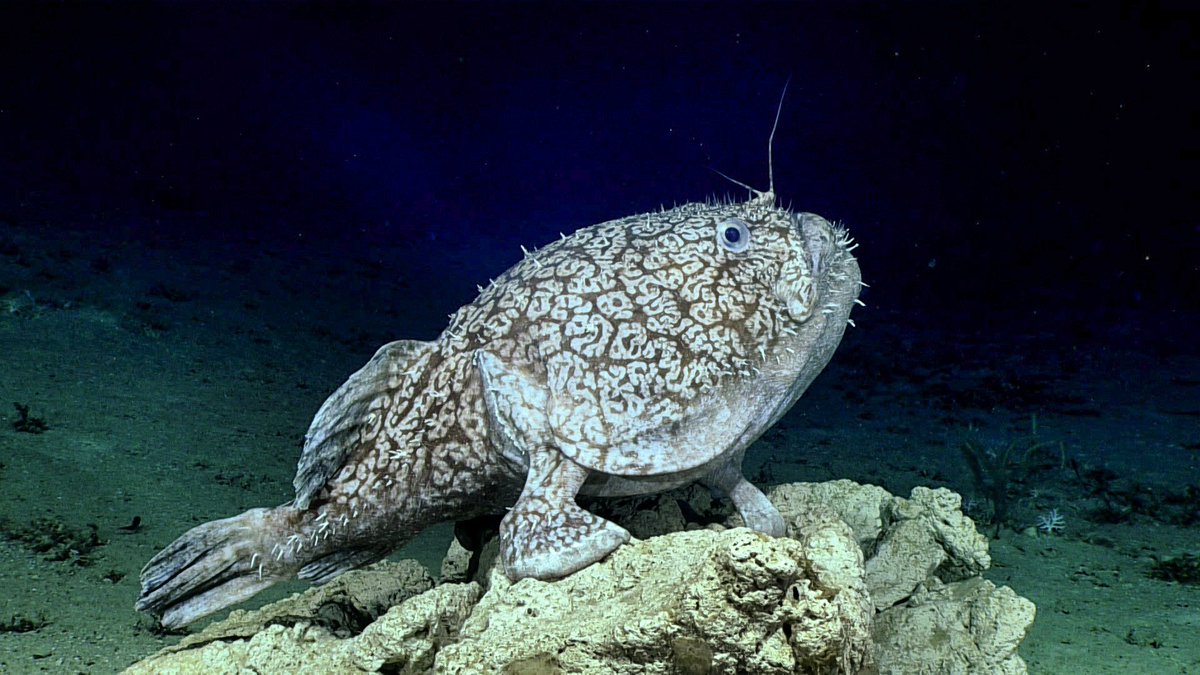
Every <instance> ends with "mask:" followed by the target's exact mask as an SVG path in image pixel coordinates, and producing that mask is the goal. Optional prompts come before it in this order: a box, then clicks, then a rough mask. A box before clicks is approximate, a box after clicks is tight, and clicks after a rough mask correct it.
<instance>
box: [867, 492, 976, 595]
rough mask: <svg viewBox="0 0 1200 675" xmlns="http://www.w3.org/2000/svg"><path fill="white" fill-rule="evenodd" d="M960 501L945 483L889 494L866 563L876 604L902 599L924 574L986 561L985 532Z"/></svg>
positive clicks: (952, 574) (948, 573)
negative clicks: (908, 493)
mask: <svg viewBox="0 0 1200 675" xmlns="http://www.w3.org/2000/svg"><path fill="white" fill-rule="evenodd" d="M961 507H962V498H961V497H959V495H958V494H956V493H954V492H951V491H950V490H946V489H944V488H939V489H936V490H931V489H929V488H924V487H917V488H914V489H913V491H912V495H911V496H910V497H909V499H901V498H898V497H897V498H893V501H892V502H891V504H890V505H889V506H888V507H887V508H886V509H885V514H884V519H885V522H886V523H887V524H886V525H885V529H884V532H883V534H882V535H881V536H880V538H879V540H878V541H877V542H876V543H875V546H874V553H873V555H872V556H871V557H870V558H869V559H868V560H867V563H866V572H867V587H868V588H869V589H870V592H871V598H872V599H873V600H874V601H875V608H876V609H877V610H881V611H882V610H884V609H886V608H888V607H891V606H892V605H894V604H895V603H896V602H898V601H900V600H903V599H904V598H906V597H908V596H909V595H910V594H911V593H912V591H913V590H914V589H916V588H917V586H918V585H920V584H922V583H924V582H926V581H927V580H929V579H932V578H937V579H940V580H941V581H946V582H949V581H958V580H961V579H968V578H971V577H973V576H976V575H979V574H982V573H983V572H984V571H985V570H987V569H988V567H990V566H991V558H990V557H989V556H988V552H987V550H988V547H987V538H986V537H984V536H983V535H982V534H980V533H979V532H978V531H976V529H975V524H974V523H973V522H972V521H971V519H970V518H967V517H966V516H965V515H963V513H962V510H961Z"/></svg>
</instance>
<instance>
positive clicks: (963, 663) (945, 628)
mask: <svg viewBox="0 0 1200 675" xmlns="http://www.w3.org/2000/svg"><path fill="white" fill-rule="evenodd" d="M934 586H936V587H934V588H929V589H925V588H922V589H920V590H919V591H918V592H917V593H916V594H915V595H913V597H911V598H910V599H909V600H908V601H907V602H905V603H904V604H903V605H899V606H897V607H893V608H890V609H888V610H886V611H884V612H881V613H880V614H879V615H878V616H877V617H875V622H874V626H873V628H872V649H871V651H872V654H873V656H874V667H873V669H871V670H868V671H866V672H867V673H878V674H879V675H938V674H941V673H963V674H964V675H971V674H976V673H978V674H979V675H1024V673H1026V667H1025V662H1024V661H1023V660H1022V659H1021V657H1020V656H1018V655H1017V647H1018V646H1019V645H1020V644H1021V641H1022V640H1023V639H1025V634H1026V632H1027V631H1028V630H1029V626H1030V625H1032V624H1033V619H1034V615H1035V613H1036V608H1035V607H1034V604H1033V603H1032V602H1030V601H1028V600H1026V599H1025V598H1022V597H1020V596H1018V595H1017V594H1016V593H1014V592H1013V590H1012V589H1010V588H1008V587H1000V588H997V587H996V586H995V585H994V584H992V582H990V581H987V580H986V579H983V578H981V577H974V578H971V579H968V580H966V581H959V582H955V583H951V584H946V585H943V586H937V585H936V582H935V584H934Z"/></svg>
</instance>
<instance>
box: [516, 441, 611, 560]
mask: <svg viewBox="0 0 1200 675" xmlns="http://www.w3.org/2000/svg"><path fill="white" fill-rule="evenodd" d="M587 475H588V471H587V469H585V468H583V467H582V466H580V465H578V464H576V463H575V462H572V461H571V460H570V459H567V458H566V457H564V456H563V455H562V453H560V452H558V451H557V450H555V449H553V448H545V447H543V448H541V449H539V450H538V451H537V452H536V453H535V454H534V455H533V456H532V457H531V458H530V469H529V476H528V478H527V480H526V482H525V489H524V491H523V492H522V493H521V497H520V499H518V500H517V503H516V504H514V505H513V507H512V508H511V509H510V510H509V511H508V513H507V514H505V516H504V519H503V520H501V521H500V560H501V562H502V564H503V565H504V572H505V574H506V575H507V576H508V578H509V579H511V580H513V581H517V580H520V579H524V578H526V577H533V578H535V579H553V578H558V577H564V576H566V575H568V574H571V573H573V572H577V571H579V570H581V569H583V568H584V567H587V566H588V565H591V564H592V563H594V562H597V561H599V560H601V559H603V558H604V557H605V556H607V555H608V554H609V553H612V552H613V551H614V550H615V549H616V548H617V547H618V546H620V545H621V544H624V543H626V542H628V541H629V532H628V531H627V530H626V529H625V528H623V527H621V526H620V525H617V524H615V523H612V522H610V521H608V520H605V519H604V518H601V517H600V516H597V515H596V514H594V513H591V512H590V511H586V510H584V509H582V508H580V507H579V505H577V504H576V503H575V495H576V493H578V492H579V488H580V487H581V486H582V485H583V482H584V480H586V479H587Z"/></svg>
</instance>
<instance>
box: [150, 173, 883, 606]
mask: <svg viewBox="0 0 1200 675" xmlns="http://www.w3.org/2000/svg"><path fill="white" fill-rule="evenodd" d="M774 202H775V199H774V195H773V194H771V193H769V192H768V193H762V194H760V195H759V196H758V197H756V198H755V199H753V200H751V201H749V202H745V203H736V204H687V205H684V206H680V207H677V208H674V209H670V210H664V211H662V212H660V213H651V214H643V215H637V216H631V217H628V218H623V219H620V220H614V221H609V222H606V223H601V224H599V225H594V226H591V227H588V228H584V229H582V230H579V231H578V232H576V233H575V234H573V235H571V236H570V237H563V238H562V239H561V240H560V241H556V242H554V243H552V244H550V245H548V246H546V247H544V248H542V249H540V250H537V251H533V252H529V253H527V254H526V256H525V258H524V259H523V260H522V261H521V262H520V263H518V264H517V265H515V266H513V267H512V268H511V269H509V270H508V271H507V272H505V273H504V274H503V275H501V276H500V277H499V278H497V279H496V280H495V281H494V282H492V283H491V284H489V285H488V286H487V287H486V288H484V289H482V290H481V292H480V294H479V296H478V297H477V298H476V299H475V300H474V301H473V302H471V303H470V304H468V305H466V306H464V307H462V308H461V309H459V310H458V311H457V312H455V313H454V314H453V315H452V316H451V320H450V325H449V326H448V327H447V328H446V330H445V331H444V332H443V333H442V335H441V336H440V337H439V338H438V339H437V340H435V341H433V342H416V341H399V342H393V343H391V344H388V345H385V346H384V347H382V348H381V349H380V350H379V351H378V352H377V353H376V355H375V356H374V357H373V358H372V359H371V361H370V362H368V364H367V365H366V366H364V367H363V368H362V369H361V370H359V371H358V372H357V373H355V374H354V375H352V376H351V377H350V379H349V380H348V381H347V382H346V383H345V384H343V385H342V387H340V388H339V389H338V390H337V391H336V392H335V393H334V394H333V395H332V396H330V398H329V399H328V400H327V401H326V402H325V404H324V405H323V406H322V407H321V409H320V410H319V411H318V413H317V415H316V417H315V419H314V420H313V423H312V425H311V427H310V428H309V431H308V434H307V436H306V440H305V447H304V451H303V454H302V456H301V459H300V463H299V468H298V471H297V475H296V480H295V488H296V497H295V499H294V500H293V501H292V502H290V503H288V504H284V505H282V506H280V507H277V508H274V509H254V510H251V511H248V512H246V513H244V514H242V515H240V516H235V517H233V518H228V519H225V520H221V521H215V522H212V523H206V524H204V525H201V526H199V527H197V528H194V529H193V530H191V531H190V532H188V533H186V534H184V535H183V536H182V537H180V538H179V539H178V540H177V541H176V542H175V543H174V544H172V545H171V546H170V547H168V548H167V549H165V550H164V551H162V552H161V553H159V554H158V555H157V556H155V557H154V559H152V560H151V561H150V562H149V563H148V564H147V566H146V568H145V569H144V570H143V572H142V594H141V597H140V598H139V600H138V603H137V607H138V609H141V610H145V611H148V612H150V613H152V614H154V615H155V616H158V617H159V618H160V620H161V621H162V622H163V624H164V625H167V626H180V625H184V624H187V623H190V622H191V621H194V620H195V619H197V618H200V617H202V616H205V615H207V614H209V613H212V612H214V611H217V610H219V609H221V608H223V607H226V606H228V605H230V604H233V603H235V602H238V601H240V600H242V599H244V598H246V597H249V596H250V595H253V594H254V593H257V592H258V591H259V590H261V589H262V588H265V587H266V586H269V585H271V584H273V583H275V582H276V581H279V580H281V579H284V578H288V577H290V576H293V575H296V574H299V576H300V577H301V578H305V579H310V580H312V581H314V582H318V583H321V582H324V581H328V580H329V579H332V578H333V577H335V576H337V575H338V574H340V573H342V572H344V571H347V570H349V569H353V568H355V567H359V566H362V565H365V564H368V563H370V562H373V561H375V560H378V559H380V558H382V557H383V556H385V555H387V554H388V553H389V552H390V551H392V550H394V549H396V548H398V547H399V546H401V545H402V544H403V543H405V542H406V541H407V540H408V539H409V538H411V537H412V536H413V535H414V534H416V533H417V532H419V531H420V530H422V529H424V528H425V527H427V526H429V525H432V524H434V523H437V522H444V521H448V520H466V519H469V518H472V517H475V516H478V515H482V514H486V513H494V512H499V511H501V510H502V509H503V508H504V507H511V508H509V510H508V512H507V514H506V515H505V517H504V520H503V521H502V523H501V528H500V542H501V560H502V563H503V565H504V569H505V571H506V573H507V574H508V575H509V576H510V577H511V578H513V579H514V580H515V579H520V578H524V577H536V578H543V579H546V578H555V577H560V576H563V575H566V574H570V573H571V572H574V571H576V570H578V569H581V568H583V567H586V566H587V565H589V564H591V563H593V562H595V561H597V560H600V559H601V558H603V557H604V556H606V555H607V554H608V553H609V552H611V551H612V550H613V549H614V548H616V547H617V546H619V545H621V544H622V543H624V542H626V541H628V539H629V534H628V532H626V531H625V530H624V529H622V528H621V527H619V526H617V525H615V524H613V523H610V522H608V521H606V520H604V519H602V518H600V517H598V516H596V515H594V514H592V513H589V512H587V511H585V510H583V509H581V508H580V507H579V506H577V505H576V504H575V501H574V498H575V496H576V494H578V493H580V492H583V493H586V494H595V495H602V496H615V495H629V494H643V493H651V492H658V491H661V490H665V489H670V488H672V487H676V486H679V485H683V484H686V483H688V482H691V481H694V480H698V481H701V482H703V483H705V484H708V485H710V486H713V487H715V488H718V489H721V490H723V491H725V492H726V493H727V494H728V495H729V496H730V498H731V500H732V501H733V503H734V505H735V506H736V507H737V509H738V511H739V512H740V513H741V515H742V517H743V519H744V520H745V522H746V524H747V525H748V526H750V527H753V528H755V529H758V530H759V531H762V532H765V533H768V534H772V535H781V534H783V531H784V526H783V520H782V518H781V517H780V515H779V513H778V512H777V511H776V510H775V508H774V507H773V506H772V505H771V504H770V502H769V501H767V499H766V497H765V496H764V495H763V494H762V493H761V492H760V491H759V490H758V489H757V488H755V487H754V486H753V485H751V484H750V483H749V482H747V481H746V480H745V478H743V476H742V471H741V463H742V457H743V454H744V452H745V449H746V447H747V446H748V445H749V444H750V443H751V442H752V441H753V440H754V439H756V438H757V437H758V436H759V435H761V434H762V432H763V431H765V430H766V429H767V428H768V427H770V425H772V424H774V422H775V421H776V420H778V419H779V417H780V416H781V415H783V413H784V412H786V411H787V409H788V408H789V407H790V406H791V405H792V404H793V403H794V402H795V401H796V399H797V398H799V396H800V395H801V394H802V393H803V392H804V390H805V389H806V388H807V387H808V385H809V384H810V383H811V382H812V380H813V378H815V377H816V376H817V374H818V373H819V372H820V371H821V370H822V369H823V368H824V367H825V365H826V363H828V361H829V359H830V357H831V356H832V354H833V351H834V349H835V348H836V347H837V344H838V342H839V341H840V340H841V337H842V333H843V331H844V330H845V326H846V324H847V322H848V321H849V314H850V309H851V307H852V306H853V304H854V302H855V301H856V299H857V296H858V291H859V287H860V286H861V282H860V274H859V269H858V264H857V262H856V261H855V259H854V258H853V256H852V255H851V254H850V248H851V246H850V240H849V238H848V237H847V236H846V234H845V232H844V231H842V230H841V229H840V228H837V227H835V226H832V225H830V224H829V223H828V222H826V221H825V220H824V219H822V218H820V217H819V216H815V215H812V214H803V213H802V214H794V213H791V212H789V211H786V210H784V209H780V208H777V207H776V206H775V203H774Z"/></svg>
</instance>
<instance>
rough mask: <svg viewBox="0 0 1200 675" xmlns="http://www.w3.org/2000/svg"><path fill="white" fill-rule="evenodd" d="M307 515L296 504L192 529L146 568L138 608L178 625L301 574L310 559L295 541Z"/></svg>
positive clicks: (255, 510) (164, 623) (254, 510)
mask: <svg viewBox="0 0 1200 675" xmlns="http://www.w3.org/2000/svg"><path fill="white" fill-rule="evenodd" d="M302 517H303V516H302V513H301V512H299V511H297V510H296V509H293V508H291V507H290V506H281V507H278V508H274V509H263V508H260V509H251V510H249V511H246V512H245V513H243V514H241V515H238V516H234V517H232V518H225V519H223V520H214V521H212V522H209V523H204V524H203V525H199V526H197V527H194V528H192V529H191V530H188V531H187V532H185V533H184V534H183V536H181V537H179V538H178V539H176V540H175V541H174V542H173V543H172V544H171V545H170V546H168V547H166V548H165V549H163V550H162V551H160V552H159V553H158V554H157V555H155V556H154V557H153V558H151V559H150V562H148V563H146V566H145V567H144V568H142V575H141V583H142V589H141V594H140V595H139V596H138V599H137V603H136V604H135V605H134V606H135V607H136V608H137V609H138V610H139V611H142V612H147V613H149V614H151V615H153V616H155V617H157V618H158V619H159V621H160V622H161V623H162V625H163V626H165V627H167V628H178V627H181V626H185V625H187V624H189V623H192V622H193V621H196V620H197V619H200V618H202V617H205V616H208V615H209V614H212V613H213V612H217V611H220V610H222V609H224V608H226V607H228V606H230V605H233V604H236V603H238V602H241V601H242V600H245V599H247V598H249V597H251V596H253V595H255V594H256V593H258V592H259V591H261V590H263V589H265V588H267V587H269V586H272V585H274V584H276V583H278V582H280V581H283V580H284V579H288V578H291V577H292V576H295V574H296V572H297V571H298V570H299V569H300V568H301V567H302V566H303V564H304V561H303V560H297V559H296V553H298V551H294V550H293V548H291V547H290V546H289V544H290V543H291V542H292V541H294V540H293V539H291V537H293V536H295V535H294V533H295V532H297V531H298V528H297V523H298V521H299V520H300V519H301V518H302Z"/></svg>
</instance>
